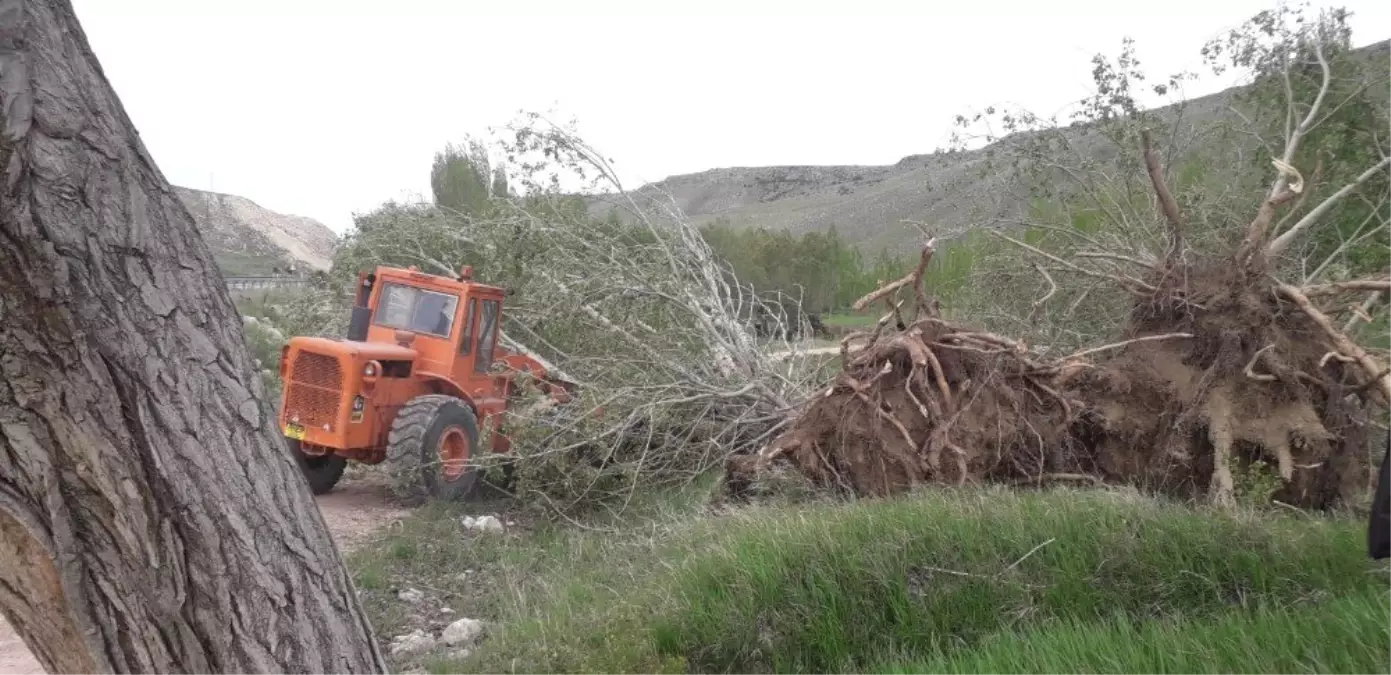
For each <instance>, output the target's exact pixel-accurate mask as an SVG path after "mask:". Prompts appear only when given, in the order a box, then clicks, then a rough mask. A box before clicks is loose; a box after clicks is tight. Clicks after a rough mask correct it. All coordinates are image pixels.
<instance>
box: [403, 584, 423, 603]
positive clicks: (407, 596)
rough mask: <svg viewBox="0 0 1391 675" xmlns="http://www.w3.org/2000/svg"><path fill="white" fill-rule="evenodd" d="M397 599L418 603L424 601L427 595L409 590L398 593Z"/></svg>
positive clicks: (412, 589)
mask: <svg viewBox="0 0 1391 675" xmlns="http://www.w3.org/2000/svg"><path fill="white" fill-rule="evenodd" d="M396 597H398V598H400V599H402V600H405V601H406V602H410V603H416V602H420V601H421V600H424V599H425V594H424V593H422V592H420V591H419V590H416V589H414V588H407V589H405V590H402V591H399V592H398V593H396Z"/></svg>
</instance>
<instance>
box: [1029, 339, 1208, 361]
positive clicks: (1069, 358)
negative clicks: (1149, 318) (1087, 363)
mask: <svg viewBox="0 0 1391 675" xmlns="http://www.w3.org/2000/svg"><path fill="white" fill-rule="evenodd" d="M1191 337H1193V334H1192V333H1165V334H1163V335H1146V336H1144V337H1137V338H1132V339H1129V340H1123V341H1121V342H1115V343H1112V344H1109V345H1102V346H1100V347H1093V348H1091V349H1083V350H1082V351H1080V352H1077V353H1075V354H1071V355H1069V356H1065V357H1063V358H1061V359H1058V361H1057V363H1066V362H1068V361H1074V360H1077V359H1082V358H1085V357H1088V356H1091V355H1092V354H1100V353H1101V352H1108V351H1111V350H1113V349H1120V348H1121V347H1127V346H1130V345H1133V344H1137V343H1140V342H1156V341H1159V340H1183V339H1188V338H1191Z"/></svg>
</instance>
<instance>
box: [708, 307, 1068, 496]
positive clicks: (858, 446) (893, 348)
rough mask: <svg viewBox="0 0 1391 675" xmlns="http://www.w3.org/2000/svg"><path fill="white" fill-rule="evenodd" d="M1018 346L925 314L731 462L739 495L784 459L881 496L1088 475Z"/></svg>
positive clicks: (1041, 377)
mask: <svg viewBox="0 0 1391 675" xmlns="http://www.w3.org/2000/svg"><path fill="white" fill-rule="evenodd" d="M1055 373H1056V369H1055V368H1050V367H1046V366H1041V365H1040V364H1039V363H1037V362H1036V361H1035V360H1034V359H1033V357H1031V356H1030V355H1029V353H1028V352H1027V351H1026V350H1024V349H1023V347H1022V346H1021V345H1019V344H1017V343H1014V342H1013V341H1010V340H1008V339H1005V338H1001V337H998V336H994V335H990V334H987V333H981V332H973V331H967V330H964V329H961V328H959V327H956V326H954V325H952V324H950V323H948V322H946V321H943V320H941V319H939V318H936V317H927V318H924V319H921V320H919V321H916V322H914V323H913V324H912V325H911V326H907V327H906V328H905V330H903V331H901V332H898V333H896V334H893V335H891V336H889V337H887V338H884V339H881V340H878V341H876V342H874V343H873V344H871V345H869V346H868V347H866V348H864V349H862V350H861V351H860V352H858V353H857V354H856V355H855V356H854V357H853V359H851V360H850V361H849V362H848V363H847V364H846V365H845V369H844V370H843V372H842V373H841V374H840V375H839V376H838V377H837V378H836V380H835V381H834V383H832V384H831V386H830V387H829V388H827V389H825V390H823V391H821V392H820V393H819V394H817V395H816V396H815V398H814V399H813V400H812V401H811V402H810V404H809V405H808V406H807V408H806V410H805V411H804V412H803V413H802V414H801V416H800V417H799V418H798V420H797V421H796V422H795V423H794V424H793V426H792V427H791V429H790V430H789V431H787V432H786V433H784V434H783V435H782V436H780V437H779V438H777V439H776V440H775V441H774V442H773V443H772V444H771V445H770V446H769V448H768V449H766V450H765V451H764V452H762V453H760V455H759V457H758V458H757V459H753V458H735V459H733V460H731V462H730V464H729V467H728V468H729V474H730V476H729V480H730V482H731V483H730V484H731V485H732V486H734V488H735V490H736V491H737V490H738V489H739V488H740V486H743V485H747V484H748V483H749V481H750V480H751V476H752V475H753V474H756V473H757V472H758V471H759V465H761V464H766V462H768V461H771V460H773V459H775V458H783V459H786V460H789V461H791V463H792V464H793V465H795V466H796V467H798V468H799V469H800V470H801V471H802V472H803V473H804V474H806V475H807V476H808V477H809V478H810V479H811V480H812V481H813V482H814V483H816V484H818V485H820V486H823V487H833V488H841V489H844V490H846V491H848V492H852V493H854V494H858V495H876V496H882V495H887V494H892V493H895V492H900V491H902V490H905V489H908V488H910V487H913V486H915V485H918V484H922V483H949V484H961V483H964V482H967V481H972V480H980V479H986V480H1020V479H1028V478H1030V477H1037V476H1039V475H1042V474H1048V473H1059V472H1061V473H1072V472H1076V471H1079V470H1081V468H1083V467H1090V465H1091V461H1090V457H1089V456H1088V453H1087V452H1086V450H1085V448H1080V447H1077V444H1076V443H1075V439H1074V438H1073V437H1072V435H1071V433H1070V431H1069V430H1070V428H1071V425H1072V424H1073V423H1074V422H1075V419H1076V415H1077V413H1078V412H1080V410H1081V405H1082V404H1081V402H1079V401H1075V400H1069V399H1068V398H1066V397H1065V396H1064V395H1062V394H1060V393H1059V392H1058V391H1056V390H1055V389H1054V388H1053V387H1051V386H1049V384H1048V380H1049V378H1050V377H1051V376H1052V375H1053V374H1055Z"/></svg>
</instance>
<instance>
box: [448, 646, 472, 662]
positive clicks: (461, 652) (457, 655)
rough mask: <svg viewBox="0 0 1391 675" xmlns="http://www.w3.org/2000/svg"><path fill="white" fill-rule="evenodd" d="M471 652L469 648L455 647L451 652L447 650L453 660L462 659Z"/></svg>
mask: <svg viewBox="0 0 1391 675" xmlns="http://www.w3.org/2000/svg"><path fill="white" fill-rule="evenodd" d="M472 653H473V651H472V650H469V649H456V650H454V651H452V652H449V658H451V659H454V660H455V661H463V660H464V659H466V658H468V657H469V655H470V654H472Z"/></svg>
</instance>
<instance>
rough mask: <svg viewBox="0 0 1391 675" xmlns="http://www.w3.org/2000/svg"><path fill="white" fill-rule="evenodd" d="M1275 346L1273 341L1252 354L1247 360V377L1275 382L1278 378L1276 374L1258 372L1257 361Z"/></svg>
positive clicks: (1258, 380) (1259, 380)
mask: <svg viewBox="0 0 1391 675" xmlns="http://www.w3.org/2000/svg"><path fill="white" fill-rule="evenodd" d="M1274 347H1275V343H1273V342H1272V343H1270V344H1268V345H1266V346H1264V347H1261V348H1260V349H1257V350H1256V353H1255V354H1252V355H1251V360H1250V361H1247V362H1246V370H1245V371H1244V372H1245V373H1246V377H1249V378H1251V379H1253V380H1255V381H1257V382H1274V381H1275V380H1276V379H1277V378H1276V377H1275V376H1274V375H1271V374H1269V373H1257V372H1256V362H1257V361H1260V360H1261V355H1262V354H1264V353H1266V352H1268V351H1270V350H1271V349H1273V348H1274Z"/></svg>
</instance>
